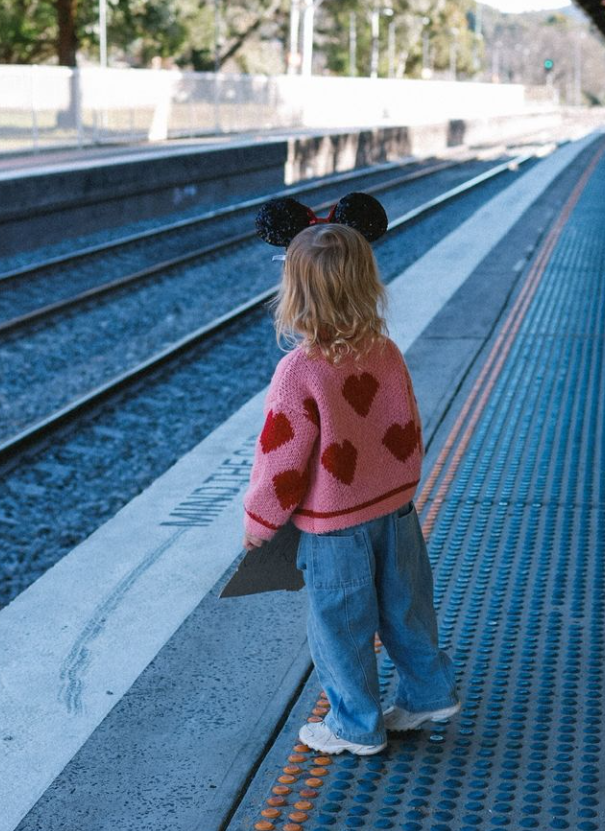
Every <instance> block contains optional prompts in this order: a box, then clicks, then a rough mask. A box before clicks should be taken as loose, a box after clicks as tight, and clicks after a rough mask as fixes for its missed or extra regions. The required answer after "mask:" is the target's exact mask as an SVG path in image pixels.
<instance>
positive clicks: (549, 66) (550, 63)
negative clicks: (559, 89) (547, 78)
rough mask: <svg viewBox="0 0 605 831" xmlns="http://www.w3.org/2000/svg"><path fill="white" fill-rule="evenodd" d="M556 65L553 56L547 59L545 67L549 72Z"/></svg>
mask: <svg viewBox="0 0 605 831" xmlns="http://www.w3.org/2000/svg"><path fill="white" fill-rule="evenodd" d="M554 65H555V62H554V61H553V60H552V59H551V58H546V60H545V61H544V69H545V70H546V71H547V72H550V71H551V70H552V69H553V67H554Z"/></svg>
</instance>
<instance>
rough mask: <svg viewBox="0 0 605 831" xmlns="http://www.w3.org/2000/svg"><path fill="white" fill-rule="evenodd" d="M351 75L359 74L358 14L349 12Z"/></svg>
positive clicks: (352, 76)
mask: <svg viewBox="0 0 605 831" xmlns="http://www.w3.org/2000/svg"><path fill="white" fill-rule="evenodd" d="M349 75H350V76H351V78H354V77H355V76H356V75H357V15H356V14H355V12H349Z"/></svg>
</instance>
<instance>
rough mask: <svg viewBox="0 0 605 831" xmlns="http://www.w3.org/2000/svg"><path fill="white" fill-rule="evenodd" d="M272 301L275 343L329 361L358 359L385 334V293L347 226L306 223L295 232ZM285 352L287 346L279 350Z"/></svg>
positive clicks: (360, 241)
mask: <svg viewBox="0 0 605 831" xmlns="http://www.w3.org/2000/svg"><path fill="white" fill-rule="evenodd" d="M272 305H273V306H274V310H275V312H274V313H275V331H276V336H277V342H278V344H279V345H280V348H282V349H283V347H282V346H281V341H282V339H283V340H284V341H285V342H286V343H287V344H289V345H290V346H296V345H299V344H300V345H302V346H303V347H304V348H305V349H306V351H307V353H308V354H310V355H313V354H314V353H315V352H316V350H319V351H320V352H321V354H322V355H323V356H324V357H325V358H326V359H327V360H328V361H330V363H334V364H336V363H338V362H339V361H340V360H341V359H342V358H343V357H345V356H346V355H353V357H354V358H355V359H358V358H360V357H362V356H363V355H364V354H366V353H367V352H368V351H369V349H371V347H372V346H373V345H374V343H376V342H377V341H384V339H385V337H386V335H387V334H388V330H387V326H386V321H385V319H384V313H385V311H386V293H385V289H384V285H383V283H382V281H381V279H380V277H379V275H378V268H377V266H376V260H375V259H374V254H373V252H372V249H371V247H370V244H369V243H368V242H367V240H366V239H365V237H363V236H362V235H361V234H360V233H359V232H358V231H356V230H355V229H353V228H350V227H349V226H347V225H340V224H336V223H327V224H321V225H312V226H311V227H309V228H305V230H304V231H301V232H300V233H299V234H297V235H296V236H295V237H294V239H293V240H292V242H291V243H290V246H289V247H288V251H287V254H286V261H285V265H284V272H283V278H282V282H281V285H280V288H279V291H278V294H277V297H276V298H275V300H274V301H273V303H272ZM284 351H287V350H284Z"/></svg>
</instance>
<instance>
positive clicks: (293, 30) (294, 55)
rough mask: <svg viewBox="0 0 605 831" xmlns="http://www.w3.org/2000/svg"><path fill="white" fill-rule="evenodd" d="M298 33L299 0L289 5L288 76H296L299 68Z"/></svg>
mask: <svg viewBox="0 0 605 831" xmlns="http://www.w3.org/2000/svg"><path fill="white" fill-rule="evenodd" d="M299 33H300V0H291V3H290V51H289V52H288V75H296V73H297V72H298V71H299V68H300V52H299V49H298V41H299Z"/></svg>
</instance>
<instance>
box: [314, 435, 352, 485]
mask: <svg viewBox="0 0 605 831" xmlns="http://www.w3.org/2000/svg"><path fill="white" fill-rule="evenodd" d="M321 463H322V465H323V466H324V467H325V469H326V470H327V471H328V472H329V473H331V474H332V476H334V477H335V478H336V479H339V480H340V481H341V482H344V484H345V485H350V484H351V482H352V481H353V477H354V476H355V466H356V465H357V450H356V449H355V447H354V446H353V445H352V444H351V442H350V441H349V440H348V439H345V440H344V441H343V443H342V444H338V442H333V444H330V445H328V447H326V449H325V450H324V452H323V453H322V454H321Z"/></svg>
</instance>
